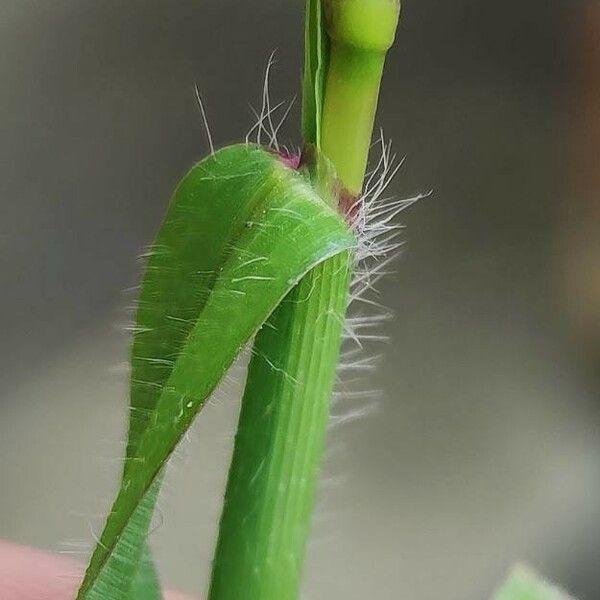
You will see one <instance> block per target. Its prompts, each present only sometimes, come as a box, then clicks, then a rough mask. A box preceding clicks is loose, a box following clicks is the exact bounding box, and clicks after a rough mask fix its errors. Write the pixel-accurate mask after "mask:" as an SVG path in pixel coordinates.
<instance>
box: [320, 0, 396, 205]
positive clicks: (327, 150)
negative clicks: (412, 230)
mask: <svg viewBox="0 0 600 600" xmlns="http://www.w3.org/2000/svg"><path fill="white" fill-rule="evenodd" d="M326 12H327V28H328V32H329V35H330V38H331V49H330V55H329V68H328V72H327V79H326V84H325V93H324V96H325V98H324V105H323V115H322V122H321V140H320V141H321V149H322V150H323V152H324V154H325V155H326V156H327V157H328V158H329V159H330V160H331V162H332V163H333V165H334V167H335V169H336V171H337V174H338V177H339V179H340V181H341V182H342V183H343V184H344V186H345V187H346V188H347V189H348V191H350V192H351V193H352V194H354V195H357V196H358V195H359V194H360V192H361V190H362V185H363V180H364V176H365V171H366V168H367V160H368V155H369V148H370V145H371V137H372V133H373V123H374V119H375V111H376V109H377V99H378V96H379V87H380V83H381V76H382V73H383V65H384V62H385V55H386V52H387V50H388V49H389V47H390V46H391V45H392V43H393V41H394V35H395V31H396V26H397V23H398V17H399V14H400V3H399V1H398V0H329V1H328V3H327V4H326Z"/></svg>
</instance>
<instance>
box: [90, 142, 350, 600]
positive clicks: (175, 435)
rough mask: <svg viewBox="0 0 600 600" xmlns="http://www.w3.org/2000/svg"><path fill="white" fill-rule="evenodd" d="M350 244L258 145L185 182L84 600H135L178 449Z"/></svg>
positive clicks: (139, 345) (165, 232) (151, 276)
mask: <svg viewBox="0 0 600 600" xmlns="http://www.w3.org/2000/svg"><path fill="white" fill-rule="evenodd" d="M354 245H355V239H354V236H353V234H352V233H351V231H350V230H349V228H348V227H347V225H346V224H345V222H344V221H343V219H342V218H341V217H340V216H339V215H338V214H337V213H336V212H334V211H333V210H332V209H330V208H329V207H328V206H327V204H326V203H325V202H323V201H322V200H321V199H320V198H319V197H318V196H317V194H316V193H315V192H314V191H313V190H312V188H311V187H310V186H309V184H308V183H307V181H306V180H305V179H303V178H302V177H301V176H300V175H299V174H298V173H296V172H294V171H292V170H290V169H288V168H287V167H285V166H284V165H283V164H282V163H281V162H280V161H279V159H278V158H277V157H276V156H274V155H273V154H271V153H269V152H267V151H264V150H261V149H260V148H258V147H254V146H245V145H239V146H232V147H229V148H225V149H223V150H221V151H219V152H217V153H216V154H214V155H212V156H210V157H209V158H207V159H205V160H204V161H202V162H201V163H199V164H198V165H197V166H196V167H194V168H193V169H192V171H190V173H189V174H188V175H187V176H186V177H185V178H184V180H183V181H182V183H181V184H180V185H179V186H178V188H177V190H176V192H175V195H174V197H173V200H172V202H171V206H170V208H169V211H168V213H167V217H166V219H165V222H164V224H163V226H162V228H161V231H160V232H159V235H158V237H157V240H156V242H155V244H154V246H153V249H152V251H151V253H150V257H149V260H148V266H147V270H146V275H145V278H144V283H143V289H142V293H141V303H140V308H139V311H138V322H137V326H138V331H137V332H136V336H135V340H134V345H133V353H132V385H131V405H132V406H131V423H130V438H129V444H128V461H127V464H126V467H125V469H124V475H123V481H122V485H121V488H120V491H119V493H118V496H117V499H116V500H115V503H114V505H113V508H112V510H111V513H110V514H109V516H108V518H107V522H106V526H105V529H104V532H103V533H102V536H101V538H100V541H99V543H98V545H97V547H96V549H95V551H94V554H93V555H92V558H91V561H90V565H89V567H88V570H87V572H86V576H85V578H84V581H83V583H82V586H81V588H80V591H79V595H78V599H79V600H83V599H86V600H96V599H100V598H102V599H105V598H111V600H114V599H118V600H120V599H121V598H123V599H125V598H127V593H128V590H129V589H130V587H131V582H132V580H133V579H134V577H135V574H136V571H137V565H138V563H139V560H140V559H141V556H142V553H143V551H144V544H145V539H146V536H147V530H148V527H149V523H150V517H151V514H152V510H153V506H154V502H155V499H156V494H157V491H158V487H159V485H160V473H161V472H162V469H163V467H164V465H165V463H166V461H167V459H168V457H169V456H170V454H171V453H172V451H173V450H174V448H175V446H176V445H177V443H178V442H179V441H180V439H181V438H182V436H183V434H184V433H185V431H186V430H187V428H188V427H189V426H190V424H191V422H192V420H193V419H194V417H195V415H196V414H197V412H198V411H199V410H200V409H201V408H202V406H203V405H204V403H205V401H206V399H207V398H208V397H209V395H210V393H211V392H212V391H213V390H214V388H215V387H216V385H217V384H218V383H219V381H220V380H221V378H222V377H223V375H224V374H225V372H226V371H227V369H228V368H229V366H230V365H231V363H232V362H233V360H234V359H235V358H236V356H237V355H238V354H239V352H240V351H241V350H242V349H243V347H244V346H245V345H246V344H247V343H248V341H249V340H250V339H251V338H252V336H253V335H254V334H255V333H256V331H258V329H259V328H260V327H261V325H262V324H263V323H264V322H265V320H266V319H267V317H268V316H269V315H270V314H271V313H272V312H273V310H274V309H275V307H276V306H277V305H278V304H279V303H280V301H281V300H282V298H283V297H284V296H285V295H286V294H287V293H288V292H289V291H290V290H291V289H292V288H293V287H294V285H296V283H298V281H299V280H300V279H301V278H302V276H303V275H305V274H306V273H307V272H308V271H310V269H312V268H313V267H314V266H316V265H318V264H320V263H322V262H323V261H326V260H327V259H328V258H330V257H332V256H335V255H337V254H340V253H342V252H345V251H347V250H350V249H351V248H353V247H354Z"/></svg>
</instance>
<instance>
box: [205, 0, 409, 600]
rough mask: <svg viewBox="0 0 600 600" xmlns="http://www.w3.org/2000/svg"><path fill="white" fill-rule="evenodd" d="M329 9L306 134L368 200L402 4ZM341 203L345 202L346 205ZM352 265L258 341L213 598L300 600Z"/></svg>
mask: <svg viewBox="0 0 600 600" xmlns="http://www.w3.org/2000/svg"><path fill="white" fill-rule="evenodd" d="M325 9H326V10H325V12H326V13H327V17H328V21H329V33H330V34H331V39H330V40H329V41H330V42H331V56H330V62H329V61H328V57H327V56H326V55H325V53H326V52H327V48H328V47H329V41H328V42H327V43H323V41H322V40H323V37H324V36H325V35H326V34H325V32H324V29H323V20H324V19H322V18H321V14H322V12H323V11H322V7H321V5H320V4H319V2H318V1H316V0H308V3H307V34H306V40H307V44H309V45H310V44H314V43H318V47H317V48H314V47H312V48H311V47H307V52H306V64H305V70H306V72H305V76H304V101H303V130H304V131H303V135H304V139H305V142H308V143H311V144H314V145H316V146H320V147H321V148H322V150H323V152H324V153H325V154H326V155H327V156H328V157H329V158H330V159H331V160H332V162H333V165H334V167H335V168H336V169H337V172H338V174H339V177H340V180H341V183H342V185H343V186H344V187H346V188H347V189H348V190H349V191H350V192H351V193H353V194H356V195H357V194H358V193H359V192H360V189H361V187H362V181H363V178H364V173H365V168H366V161H367V153H368V148H369V145H370V140H371V133H372V126H373V118H374V114H375V108H376V103H377V96H378V91H379V84H380V79H381V73H382V68H383V61H384V58H385V51H386V50H387V48H388V47H389V45H390V44H391V41H392V40H393V33H394V31H395V28H396V23H397V19H398V12H399V10H398V9H399V5H398V4H397V2H396V0H338V1H336V2H332V3H331V4H329V5H328V6H326V7H325ZM315 11H316V12H315ZM315 15H316V18H315ZM315 27H316V28H317V29H316V30H315ZM315 40H316V42H315ZM382 40H383V41H382ZM327 65H328V67H327V73H326V74H323V73H322V72H321V71H322V69H323V68H325V67H326V66H327ZM323 81H325V82H326V83H325V89H324V92H323V89H322V82H323ZM323 95H324V100H323ZM321 114H322V119H321V121H320V123H319V122H315V119H319V115H321ZM311 119H312V120H311ZM319 132H320V133H319ZM324 171H325V172H326V171H327V170H326V169H325V170H324ZM320 172H321V171H319V170H316V173H320ZM313 176H314V174H313ZM317 183H321V184H322V186H321V187H325V186H326V184H327V182H324V181H321V182H317ZM331 202H332V203H333V204H334V205H337V203H338V199H337V198H336V197H335V196H334V197H332V198H331ZM351 264H352V256H351V254H350V253H348V252H345V253H342V254H339V255H337V256H335V257H334V258H332V259H330V260H328V261H326V262H324V263H322V264H321V265H319V266H318V267H316V268H315V269H313V270H312V271H311V272H310V273H308V275H306V276H305V277H304V278H303V279H302V280H301V281H300V283H299V284H298V285H297V286H296V287H295V288H294V289H293V290H292V291H291V292H290V293H289V294H288V296H287V297H286V298H285V300H284V301H283V302H282V303H281V304H280V305H279V306H278V308H277V309H276V310H275V312H274V313H273V314H272V315H271V317H270V318H269V320H268V321H267V323H266V324H265V326H264V327H263V328H262V329H261V330H260V331H259V333H258V335H257V336H256V339H255V342H254V348H253V356H252V360H251V362H250V366H249V372H248V381H247V384H246V390H245V392H244V397H243V400H242V408H241V412H240V418H239V425H238V432H237V434H236V438H235V445H234V451H233V458H232V463H231V468H230V471H229V478H228V482H227V489H226V493H225V501H224V507H223V514H222V516H221V523H220V529H219V538H218V542H217V547H216V551H215V559H214V563H213V572H212V580H211V587H210V592H209V600H242V599H243V600H294V599H296V598H297V597H298V594H299V588H300V580H301V572H302V563H303V560H304V554H305V547H306V541H307V538H308V534H309V529H310V521H311V514H312V509H313V503H314V496H315V488H316V484H317V481H318V472H319V464H320V461H321V455H322V448H323V442H324V438H325V432H326V428H327V421H328V416H329V406H330V399H331V393H332V388H333V383H334V378H335V370H336V367H337V363H338V360H339V351H340V346H341V339H342V329H343V319H344V315H345V311H346V306H347V297H348V288H349V281H350V272H351Z"/></svg>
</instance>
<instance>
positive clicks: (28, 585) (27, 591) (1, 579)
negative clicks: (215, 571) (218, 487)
mask: <svg viewBox="0 0 600 600" xmlns="http://www.w3.org/2000/svg"><path fill="white" fill-rule="evenodd" d="M83 569H84V565H83V564H81V563H79V562H77V561H76V560H73V559H72V558H68V557H66V556H60V555H56V554H52V553H50V552H46V551H44V550H37V549H35V548H29V547H27V546H21V545H19V544H15V543H13V542H6V541H4V540H0V598H10V599H11V600H73V598H75V595H76V593H77V588H78V587H79V582H80V581H81V577H82V575H83ZM165 600H193V599H192V598H190V597H189V596H184V595H183V594H178V593H176V592H166V593H165Z"/></svg>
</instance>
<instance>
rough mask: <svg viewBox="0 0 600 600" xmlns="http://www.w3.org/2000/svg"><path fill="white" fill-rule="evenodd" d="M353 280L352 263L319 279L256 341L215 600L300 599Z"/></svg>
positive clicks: (303, 285) (341, 261)
mask: <svg viewBox="0 0 600 600" xmlns="http://www.w3.org/2000/svg"><path fill="white" fill-rule="evenodd" d="M349 272H350V269H349V255H348V253H344V254H341V255H338V256H336V257H334V258H333V259H331V260H329V261H327V262H325V263H323V264H322V265H320V266H319V267H317V268H315V269H313V270H312V271H311V272H310V273H309V274H308V275H307V276H306V277H305V278H304V279H302V281H301V282H300V283H299V284H298V285H297V286H296V287H295V288H294V289H293V290H292V292H290V294H289V295H288V296H287V297H286V298H285V300H284V301H283V302H282V304H281V305H280V306H279V307H278V308H277V310H276V311H275V312H274V313H273V315H272V317H271V318H270V319H269V321H268V322H267V323H266V325H265V326H264V327H263V328H262V329H261V331H260V333H259V334H258V336H257V338H256V341H255V345H254V356H253V358H252V361H251V364H250V368H249V373H248V382H247V384H246V391H245V393H244V398H243V401H242V410H241V413H240V419H239V426H238V431H237V434H236V438H235V449H234V455H233V460H232V464H231V470H230V472H229V482H228V485H227V492H226V495H225V504H224V509H223V515H222V517H221V525H220V531H219V541H218V544H217V550H216V554H215V562H214V565H213V574H212V584H211V589H210V594H209V598H210V599H211V600H217V599H218V600H233V599H236V600H241V599H242V598H243V599H244V600H258V599H260V600H267V599H268V600H293V599H295V598H297V594H298V588H299V583H300V575H301V567H302V561H303V557H304V549H305V544H306V539H307V537H308V531H309V526H310V516H311V513H312V505H313V497H314V491H315V485H316V482H317V478H318V466H319V463H320V458H321V449H322V445H323V439H324V433H325V430H326V427H327V420H328V416H329V399H330V396H331V390H332V387H333V381H334V375H335V365H336V364H337V360H338V354H339V347H340V339H341V333H342V323H343V318H344V313H345V310H346V295H347V290H348V281H349Z"/></svg>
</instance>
